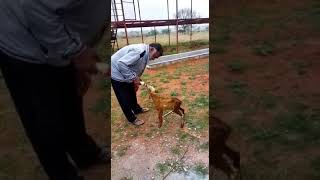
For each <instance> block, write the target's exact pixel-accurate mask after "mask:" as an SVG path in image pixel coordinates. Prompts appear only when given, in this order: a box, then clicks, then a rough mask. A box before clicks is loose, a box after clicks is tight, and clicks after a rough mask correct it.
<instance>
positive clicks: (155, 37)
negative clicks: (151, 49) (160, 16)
mask: <svg viewBox="0 0 320 180" xmlns="http://www.w3.org/2000/svg"><path fill="white" fill-rule="evenodd" d="M153 30H154V42H155V43H156V42H157V31H156V27H155V26H153Z"/></svg>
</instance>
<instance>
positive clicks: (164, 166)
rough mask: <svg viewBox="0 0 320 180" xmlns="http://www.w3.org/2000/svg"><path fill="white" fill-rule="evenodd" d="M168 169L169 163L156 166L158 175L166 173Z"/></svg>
mask: <svg viewBox="0 0 320 180" xmlns="http://www.w3.org/2000/svg"><path fill="white" fill-rule="evenodd" d="M170 168H171V166H170V163H169V162H165V163H157V164H156V169H157V170H158V171H159V172H160V174H164V173H166V172H167V171H169V170H170Z"/></svg>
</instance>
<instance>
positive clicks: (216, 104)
mask: <svg viewBox="0 0 320 180" xmlns="http://www.w3.org/2000/svg"><path fill="white" fill-rule="evenodd" d="M209 107H210V109H213V110H214V109H218V108H221V107H222V103H221V101H220V100H219V99H217V97H215V96H210V103H209Z"/></svg>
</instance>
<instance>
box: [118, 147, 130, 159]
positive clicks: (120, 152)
mask: <svg viewBox="0 0 320 180" xmlns="http://www.w3.org/2000/svg"><path fill="white" fill-rule="evenodd" d="M128 148H129V147H128V146H121V147H120V148H119V149H118V152H117V155H118V156H119V157H122V156H124V155H126V152H127V150H128Z"/></svg>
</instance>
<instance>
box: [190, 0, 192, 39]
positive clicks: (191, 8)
mask: <svg viewBox="0 0 320 180" xmlns="http://www.w3.org/2000/svg"><path fill="white" fill-rule="evenodd" d="M191 19H192V0H191ZM190 41H192V24H190Z"/></svg>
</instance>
